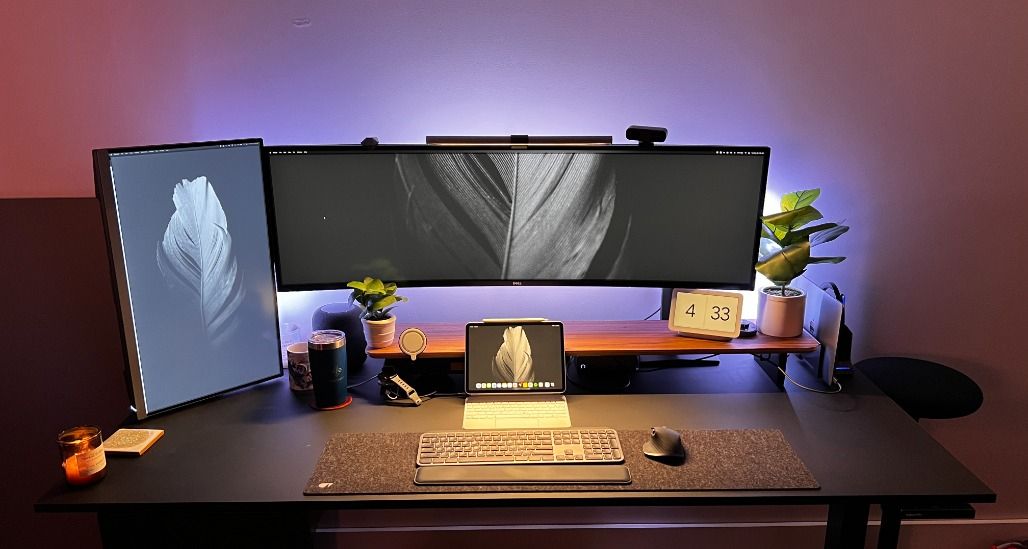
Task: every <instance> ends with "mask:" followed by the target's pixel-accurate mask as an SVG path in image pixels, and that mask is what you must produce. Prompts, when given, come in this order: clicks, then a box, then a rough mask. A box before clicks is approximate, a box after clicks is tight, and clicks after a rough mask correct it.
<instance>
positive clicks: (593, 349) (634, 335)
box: [368, 320, 818, 358]
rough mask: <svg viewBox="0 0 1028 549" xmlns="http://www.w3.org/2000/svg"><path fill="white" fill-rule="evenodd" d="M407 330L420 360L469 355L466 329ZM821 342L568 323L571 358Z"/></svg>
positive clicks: (432, 326) (646, 324) (393, 349)
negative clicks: (419, 347)
mask: <svg viewBox="0 0 1028 549" xmlns="http://www.w3.org/2000/svg"><path fill="white" fill-rule="evenodd" d="M406 328H420V329H421V331H423V332H425V335H427V336H428V347H427V348H426V349H425V352H424V353H422V354H420V355H418V357H419V358H459V357H463V356H464V324H459V323H424V324H400V323H398V324H397V326H396V333H397V336H399V334H400V332H402V331H403V330H404V329H406ZM817 346H818V343H817V340H815V339H814V338H813V337H811V336H810V335H808V334H807V333H805V332H804V333H803V335H801V336H799V337H793V338H779V337H771V336H766V335H764V334H761V333H758V334H757V336H756V337H751V338H745V339H743V338H738V339H733V340H731V341H713V340H708V339H698V338H692V337H682V336H679V335H676V334H675V333H674V332H671V331H670V330H668V328H667V321H666V320H569V321H566V322H564V351H565V352H566V353H567V354H569V355H579V356H598V355H674V354H701V353H702V354H706V353H722V354H732V353H735V354H740V353H805V352H810V351H814V350H816V349H817ZM368 355H370V356H372V357H375V358H404V357H405V356H406V355H404V354H403V352H402V351H400V348H399V346H398V345H397V344H396V343H395V342H394V343H393V344H392V345H390V346H389V347H383V348H381V349H368Z"/></svg>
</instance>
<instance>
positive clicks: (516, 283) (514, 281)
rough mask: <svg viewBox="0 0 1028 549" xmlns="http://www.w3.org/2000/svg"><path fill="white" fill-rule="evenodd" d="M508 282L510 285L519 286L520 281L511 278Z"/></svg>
mask: <svg viewBox="0 0 1028 549" xmlns="http://www.w3.org/2000/svg"><path fill="white" fill-rule="evenodd" d="M510 284H511V286H520V285H521V282H519V281H517V280H512V281H511V283H510Z"/></svg>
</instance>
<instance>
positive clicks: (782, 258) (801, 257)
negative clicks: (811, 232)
mask: <svg viewBox="0 0 1028 549" xmlns="http://www.w3.org/2000/svg"><path fill="white" fill-rule="evenodd" d="M809 259H810V242H808V241H806V240H804V241H803V242H798V243H796V244H793V245H791V246H787V247H785V248H782V250H781V251H780V252H778V253H776V254H774V255H772V256H771V257H768V258H766V259H764V260H763V261H759V262H758V263H757V272H759V273H760V274H762V275H764V276H766V277H767V278H768V280H771V281H772V282H774V283H775V284H778V285H779V286H784V285H785V284H788V283H789V281H791V280H792V279H794V278H796V277H797V276H799V275H801V274H803V271H804V270H806V265H807V263H808V262H809ZM783 280H784V281H785V283H784V284H781V283H780V282H781V281H783Z"/></svg>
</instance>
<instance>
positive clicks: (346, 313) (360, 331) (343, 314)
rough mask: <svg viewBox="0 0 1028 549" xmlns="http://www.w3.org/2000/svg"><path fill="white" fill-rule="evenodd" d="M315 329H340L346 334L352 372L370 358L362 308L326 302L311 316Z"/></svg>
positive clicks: (349, 366)
mask: <svg viewBox="0 0 1028 549" xmlns="http://www.w3.org/2000/svg"><path fill="white" fill-rule="evenodd" d="M311 328H313V329H314V330H339V331H341V332H343V334H345V335H346V369H347V371H349V372H350V373H353V372H355V371H358V370H360V368H361V366H363V365H364V361H365V360H367V359H368V355H367V353H366V352H365V350H364V349H365V348H366V347H367V346H368V341H367V339H365V338H364V327H363V326H361V310H360V308H358V307H357V306H355V305H351V304H349V303H326V304H324V305H322V306H321V307H318V308H317V310H315V311H314V314H313V315H312V316H311Z"/></svg>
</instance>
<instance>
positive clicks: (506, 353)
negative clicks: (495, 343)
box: [493, 326, 535, 383]
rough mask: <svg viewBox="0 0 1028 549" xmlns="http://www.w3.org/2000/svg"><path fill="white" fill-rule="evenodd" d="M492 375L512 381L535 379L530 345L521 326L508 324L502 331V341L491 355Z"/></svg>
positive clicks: (519, 381)
mask: <svg viewBox="0 0 1028 549" xmlns="http://www.w3.org/2000/svg"><path fill="white" fill-rule="evenodd" d="M493 377H494V378H495V379H497V380H499V381H507V382H514V383H524V382H526V381H528V382H531V381H535V370H534V368H533V367H532V345H531V343H530V342H529V341H528V334H527V333H525V330H524V328H522V327H521V326H510V327H508V328H507V329H506V330H504V331H503V343H501V344H500V348H499V349H498V350H497V351H496V356H495V357H493Z"/></svg>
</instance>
